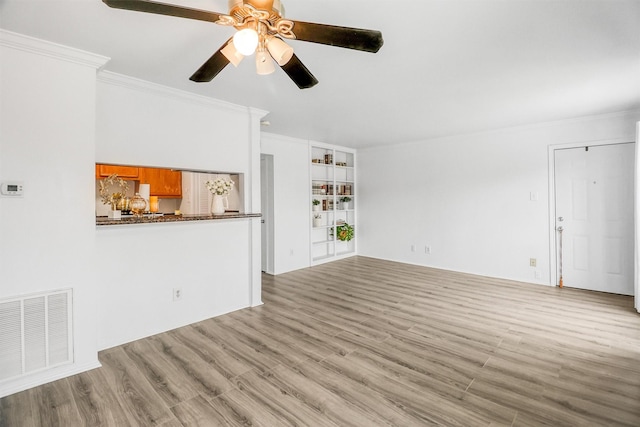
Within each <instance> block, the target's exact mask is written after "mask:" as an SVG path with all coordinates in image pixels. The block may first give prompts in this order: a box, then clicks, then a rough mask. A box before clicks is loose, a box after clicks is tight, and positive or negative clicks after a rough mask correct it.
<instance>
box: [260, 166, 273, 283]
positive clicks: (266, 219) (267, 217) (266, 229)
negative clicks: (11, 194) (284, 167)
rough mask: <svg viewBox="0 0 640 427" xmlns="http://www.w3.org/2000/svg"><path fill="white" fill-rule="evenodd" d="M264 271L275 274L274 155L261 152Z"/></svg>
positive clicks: (262, 263)
mask: <svg viewBox="0 0 640 427" xmlns="http://www.w3.org/2000/svg"><path fill="white" fill-rule="evenodd" d="M260 211H261V212H262V219H261V221H262V226H261V237H262V239H261V241H262V262H261V265H262V271H263V272H265V273H268V274H273V271H274V263H273V241H274V233H273V155H271V154H260Z"/></svg>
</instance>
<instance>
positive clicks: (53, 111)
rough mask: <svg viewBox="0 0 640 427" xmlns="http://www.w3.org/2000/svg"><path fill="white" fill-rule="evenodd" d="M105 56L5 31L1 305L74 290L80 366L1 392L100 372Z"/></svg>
mask: <svg viewBox="0 0 640 427" xmlns="http://www.w3.org/2000/svg"><path fill="white" fill-rule="evenodd" d="M106 60H107V58H104V57H99V56H96V55H92V54H88V53H86V52H80V51H77V50H74V49H68V48H64V47H62V46H58V45H53V44H51V43H46V42H42V41H39V40H35V39H32V38H28V37H24V36H21V35H18V34H15V33H10V32H6V31H0V94H1V95H0V181H3V182H4V181H8V180H17V181H23V182H24V197H23V198H15V199H10V198H2V197H0V272H1V274H2V275H1V280H2V283H1V286H0V299H2V298H7V297H15V296H20V295H24V294H29V293H34V292H42V291H49V290H56V289H61V288H72V289H73V302H74V303H73V306H74V311H73V319H74V342H75V351H74V359H75V363H73V364H72V365H67V366H63V367H59V368H56V369H53V370H49V371H45V372H40V373H38V374H33V375H27V376H25V377H21V378H19V379H17V380H15V381H9V382H3V383H2V384H0V396H3V395H6V394H10V393H13V392H16V391H19V390H22V389H25V388H28V387H30V386H33V385H36V384H40V383H43V382H47V381H50V380H53V379H56V378H60V377H63V376H68V375H71V374H73V373H76V372H80V371H83V370H86V369H90V368H93V367H96V366H99V363H98V360H97V347H96V338H95V330H96V319H95V316H94V312H95V303H96V294H95V280H94V267H95V263H94V251H93V247H94V230H95V222H94V176H95V170H94V166H93V164H94V142H93V141H94V131H95V96H96V93H95V76H96V69H97V68H98V67H100V66H102V65H103V64H104V63H105V62H106Z"/></svg>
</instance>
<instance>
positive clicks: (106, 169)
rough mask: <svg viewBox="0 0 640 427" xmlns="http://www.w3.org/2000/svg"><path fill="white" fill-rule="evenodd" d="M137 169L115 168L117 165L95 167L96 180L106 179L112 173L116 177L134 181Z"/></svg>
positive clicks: (130, 167)
mask: <svg viewBox="0 0 640 427" xmlns="http://www.w3.org/2000/svg"><path fill="white" fill-rule="evenodd" d="M139 169H140V168H139V167H137V166H117V165H101V164H97V165H96V178H107V177H108V176H111V175H113V174H114V173H115V174H116V175H118V177H120V178H123V179H128V180H132V179H133V180H135V179H137V178H138V176H139Z"/></svg>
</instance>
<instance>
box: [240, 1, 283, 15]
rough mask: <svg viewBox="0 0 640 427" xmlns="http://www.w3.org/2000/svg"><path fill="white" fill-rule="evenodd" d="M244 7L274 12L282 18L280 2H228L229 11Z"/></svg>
mask: <svg viewBox="0 0 640 427" xmlns="http://www.w3.org/2000/svg"><path fill="white" fill-rule="evenodd" d="M245 5H250V6H253V7H254V8H256V9H258V10H264V11H267V12H272V11H274V12H276V13H277V14H278V15H280V16H282V17H284V7H283V6H282V3H281V2H280V0H229V10H230V11H231V10H233V9H235V8H236V7H243V6H245Z"/></svg>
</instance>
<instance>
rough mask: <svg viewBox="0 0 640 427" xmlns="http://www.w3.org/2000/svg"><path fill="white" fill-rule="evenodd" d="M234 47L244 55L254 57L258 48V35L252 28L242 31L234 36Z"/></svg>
mask: <svg viewBox="0 0 640 427" xmlns="http://www.w3.org/2000/svg"><path fill="white" fill-rule="evenodd" d="M233 45H234V46H235V48H236V50H237V51H238V52H240V53H241V54H242V55H244V56H249V55H252V54H253V52H255V51H256V47H258V33H257V32H256V30H254V29H252V28H245V29H244V30H240V31H238V32H237V33H235V34H234V35H233Z"/></svg>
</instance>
